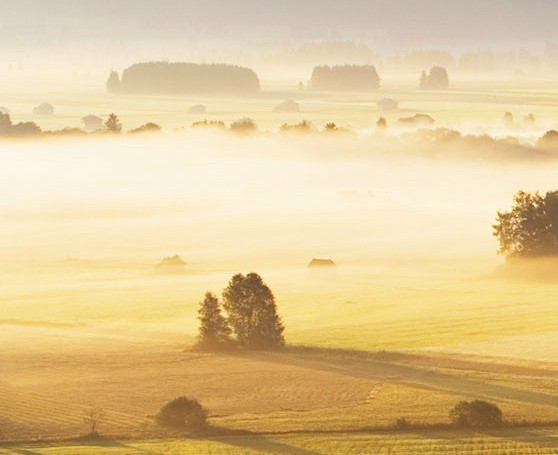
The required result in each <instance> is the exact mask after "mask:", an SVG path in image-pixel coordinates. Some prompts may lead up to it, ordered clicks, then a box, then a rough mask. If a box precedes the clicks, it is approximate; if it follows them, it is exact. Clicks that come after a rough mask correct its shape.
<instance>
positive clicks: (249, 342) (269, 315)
mask: <svg viewBox="0 0 558 455" xmlns="http://www.w3.org/2000/svg"><path fill="white" fill-rule="evenodd" d="M222 297H223V302H222V305H221V303H220V302H219V299H218V298H217V297H216V296H215V295H213V294H212V293H210V292H208V293H206V295H205V298H204V300H203V302H201V303H200V308H199V311H198V314H199V317H198V319H199V321H200V328H199V337H198V343H197V347H198V348H199V349H204V350H222V349H228V348H231V347H232V346H235V345H236V346H238V347H240V348H243V349H256V350H259V349H266V350H271V349H278V348H280V347H282V346H283V345H284V344H285V339H284V337H283V330H284V327H283V324H282V322H281V318H280V316H279V314H278V313H277V306H276V304H275V297H274V296H273V293H272V292H271V289H269V287H268V286H267V285H266V284H265V283H264V281H263V280H262V278H261V277H260V276H259V275H258V274H257V273H249V274H247V275H242V274H240V273H239V274H237V275H234V276H233V277H232V278H231V280H230V281H229V284H228V286H227V287H226V288H225V289H224V290H223V293H222ZM221 308H223V309H224V311H225V312H226V315H227V316H226V317H225V316H224V315H223V314H222V311H221Z"/></svg>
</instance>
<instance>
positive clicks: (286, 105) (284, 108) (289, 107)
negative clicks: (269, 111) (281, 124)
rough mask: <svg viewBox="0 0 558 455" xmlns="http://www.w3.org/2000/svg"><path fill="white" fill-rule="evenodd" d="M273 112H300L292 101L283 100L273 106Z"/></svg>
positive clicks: (297, 105) (296, 104)
mask: <svg viewBox="0 0 558 455" xmlns="http://www.w3.org/2000/svg"><path fill="white" fill-rule="evenodd" d="M273 112H300V106H299V104H298V103H297V102H296V101H294V100H285V101H283V102H282V103H280V104H278V105H277V106H275V107H274V108H273Z"/></svg>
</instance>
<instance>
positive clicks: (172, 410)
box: [155, 396, 208, 433]
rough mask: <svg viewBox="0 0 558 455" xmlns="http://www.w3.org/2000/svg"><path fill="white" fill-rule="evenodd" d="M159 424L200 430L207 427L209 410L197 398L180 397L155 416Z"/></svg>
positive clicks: (176, 428)
mask: <svg viewBox="0 0 558 455" xmlns="http://www.w3.org/2000/svg"><path fill="white" fill-rule="evenodd" d="M155 421H156V422H157V424H158V425H161V426H163V427H167V428H172V429H175V430H186V431H191V432H194V433H195V432H200V431H203V430H204V429H206V428H207V426H208V422H207V410H206V409H204V408H203V407H202V405H201V404H200V403H199V402H198V400H196V399H195V398H188V397H184V396H182V397H178V398H175V399H174V400H172V401H169V402H168V403H167V404H165V405H164V406H163V407H162V408H161V410H160V411H159V413H158V414H157V415H156V416H155Z"/></svg>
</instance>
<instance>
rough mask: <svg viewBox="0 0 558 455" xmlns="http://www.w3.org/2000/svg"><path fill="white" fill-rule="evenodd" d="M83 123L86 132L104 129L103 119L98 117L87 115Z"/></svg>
mask: <svg viewBox="0 0 558 455" xmlns="http://www.w3.org/2000/svg"><path fill="white" fill-rule="evenodd" d="M81 121H82V122H83V129H84V130H85V131H99V130H102V129H103V119H102V118H101V117H97V116H96V115H86V116H85V117H83V118H82V119H81Z"/></svg>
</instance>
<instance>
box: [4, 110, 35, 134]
mask: <svg viewBox="0 0 558 455" xmlns="http://www.w3.org/2000/svg"><path fill="white" fill-rule="evenodd" d="M41 132H42V131H41V128H40V127H39V125H37V124H36V123H35V122H20V123H12V119H11V118H10V114H5V113H1V112H0V136H35V135H38V134H41Z"/></svg>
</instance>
